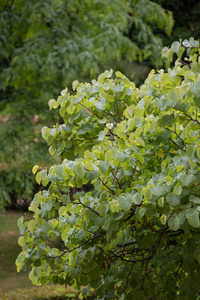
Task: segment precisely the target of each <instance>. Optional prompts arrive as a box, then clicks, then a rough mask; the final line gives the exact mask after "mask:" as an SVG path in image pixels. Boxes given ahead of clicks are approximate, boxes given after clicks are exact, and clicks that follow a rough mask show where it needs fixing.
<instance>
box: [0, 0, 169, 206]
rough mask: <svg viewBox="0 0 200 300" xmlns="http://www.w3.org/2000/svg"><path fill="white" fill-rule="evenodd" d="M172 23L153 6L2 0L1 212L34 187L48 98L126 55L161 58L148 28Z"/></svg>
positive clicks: (49, 120)
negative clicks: (39, 134) (39, 131)
mask: <svg viewBox="0 0 200 300" xmlns="http://www.w3.org/2000/svg"><path fill="white" fill-rule="evenodd" d="M144 4H145V5H144ZM143 6H144V8H143ZM153 7H155V8H156V9H155V14H154V17H153V20H150V17H149V13H150V12H152V8H153ZM160 16H162V18H161V17H160ZM136 20H137V22H136ZM172 23H173V22H172V18H171V16H170V15H169V14H168V13H167V12H165V11H164V10H163V9H162V8H161V7H160V6H159V5H155V4H153V3H152V2H151V1H145V2H144V1H130V0H122V1H118V0H114V1H112V2H111V1H107V0H106V1H105V0H98V1H93V0H89V1H81V0H76V1H75V0H70V1H69V0H68V1H63V0H61V1H57V0H48V1H42V0H39V1H34V0H29V1H26V0H13V1H4V0H3V1H1V4H0V28H1V30H0V110H1V114H2V115H1V116H0V144H1V147H0V166H1V169H2V171H1V174H0V177H1V179H2V180H1V186H0V209H1V208H3V207H4V206H5V204H8V203H10V202H11V200H12V201H13V202H16V201H17V199H19V198H21V195H22V194H23V197H24V198H25V199H28V198H30V197H31V195H32V194H33V190H35V188H36V187H35V186H34V178H33V176H32V175H31V174H30V169H31V167H32V165H34V164H36V163H37V164H41V163H42V160H43V157H44V156H45V155H46V147H45V144H44V143H43V141H42V140H41V138H40V136H38V133H37V132H38V129H40V127H43V122H44V120H45V123H48V124H53V123H54V121H52V119H54V118H57V115H56V114H51V117H50V116H49V113H48V107H47V105H46V102H47V100H48V99H50V98H52V97H55V96H56V95H58V93H59V91H60V90H61V89H62V88H63V87H65V86H66V85H69V84H71V82H72V81H73V80H74V79H79V80H83V81H85V80H90V79H92V78H94V77H95V76H96V75H97V74H98V73H99V72H100V71H101V70H103V69H105V65H106V66H107V65H108V64H113V61H116V60H120V59H121V58H122V56H123V58H125V59H127V60H129V61H131V60H138V59H139V60H142V59H147V58H148V59H149V60H151V61H152V60H153V61H155V60H156V61H157V58H158V56H157V53H155V49H156V50H157V49H158V48H159V47H160V46H161V39H159V37H158V36H157V35H156V34H154V33H153V31H152V30H151V29H152V27H158V28H160V29H161V30H162V31H163V32H166V33H167V34H169V32H170V30H171V27H172ZM166 25H167V26H166ZM151 49H154V50H151ZM158 61H159V59H158ZM52 105H53V103H52ZM53 151H54V150H53V149H52V151H51V153H53ZM48 160H50V158H48ZM51 163H52V162H51ZM14 175H15V176H14ZM13 177H14V178H16V180H13Z"/></svg>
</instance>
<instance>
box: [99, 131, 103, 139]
mask: <svg viewBox="0 0 200 300" xmlns="http://www.w3.org/2000/svg"><path fill="white" fill-rule="evenodd" d="M103 140H104V131H100V132H99V141H103Z"/></svg>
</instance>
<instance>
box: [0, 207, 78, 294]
mask: <svg viewBox="0 0 200 300" xmlns="http://www.w3.org/2000/svg"><path fill="white" fill-rule="evenodd" d="M21 215H22V214H20V213H16V212H9V213H8V212H7V213H2V214H0V239H1V247H0V299H2V300H25V299H26V300H42V299H51V300H63V299H71V300H72V299H76V298H75V291H74V290H73V289H71V288H69V287H68V288H67V289H65V288H64V287H62V286H55V285H47V286H42V287H35V286H33V285H32V283H31V281H30V280H29V278H28V273H29V271H30V270H27V271H26V272H20V273H17V270H16V266H15V260H16V258H17V255H18V254H19V252H20V251H21V247H20V246H19V245H18V242H17V241H18V238H19V235H20V234H19V231H18V227H17V219H18V218H19V217H20V216H21Z"/></svg>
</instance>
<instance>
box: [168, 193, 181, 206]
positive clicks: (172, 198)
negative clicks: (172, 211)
mask: <svg viewBox="0 0 200 300" xmlns="http://www.w3.org/2000/svg"><path fill="white" fill-rule="evenodd" d="M166 200H167V202H168V203H169V205H171V206H176V205H178V204H179V202H180V196H179V195H176V194H168V195H167V197H166Z"/></svg>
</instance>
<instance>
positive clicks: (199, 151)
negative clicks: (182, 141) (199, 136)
mask: <svg viewBox="0 0 200 300" xmlns="http://www.w3.org/2000/svg"><path fill="white" fill-rule="evenodd" d="M197 156H198V158H199V159H200V148H197Z"/></svg>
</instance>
